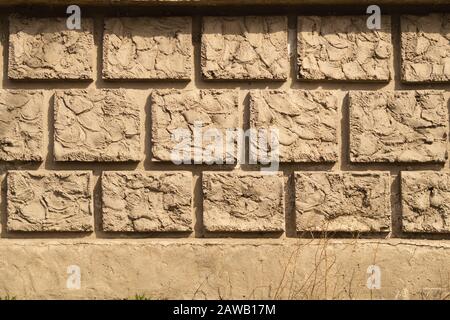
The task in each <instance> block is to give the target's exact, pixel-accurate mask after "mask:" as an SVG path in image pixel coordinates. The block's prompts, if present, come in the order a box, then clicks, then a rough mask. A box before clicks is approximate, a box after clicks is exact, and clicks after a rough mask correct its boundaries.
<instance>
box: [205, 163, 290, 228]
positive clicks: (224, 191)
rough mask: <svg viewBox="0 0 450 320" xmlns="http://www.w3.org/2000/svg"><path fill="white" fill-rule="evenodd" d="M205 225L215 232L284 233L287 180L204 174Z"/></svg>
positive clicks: (222, 173) (248, 175)
mask: <svg viewBox="0 0 450 320" xmlns="http://www.w3.org/2000/svg"><path fill="white" fill-rule="evenodd" d="M202 181H203V223H204V225H205V228H206V230H207V231H212V232H256V231H263V232H264V231H266V232H273V231H283V230H284V200H283V199H284V198H283V178H282V177H281V176H280V175H278V174H273V175H272V174H270V175H264V174H261V173H249V172H245V173H244V172H204V173H203V180H202Z"/></svg>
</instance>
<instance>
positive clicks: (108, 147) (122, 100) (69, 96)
mask: <svg viewBox="0 0 450 320" xmlns="http://www.w3.org/2000/svg"><path fill="white" fill-rule="evenodd" d="M143 109H144V104H142V103H140V102H139V101H138V98H137V93H136V92H134V91H132V90H131V91H129V90H125V89H102V90H95V89H88V90H81V89H80V90H78V89H76V90H66V91H58V92H57V93H56V94H55V110H54V112H55V115H54V121H55V132H54V156H55V160H56V161H139V160H141V159H142V154H143V151H142V142H141V133H140V131H141V120H140V113H141V110H143Z"/></svg>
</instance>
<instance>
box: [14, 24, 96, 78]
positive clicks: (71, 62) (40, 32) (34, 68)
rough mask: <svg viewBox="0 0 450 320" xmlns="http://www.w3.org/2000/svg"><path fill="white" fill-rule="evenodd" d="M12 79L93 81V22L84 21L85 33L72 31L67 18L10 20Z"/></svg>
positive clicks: (82, 28)
mask: <svg viewBox="0 0 450 320" xmlns="http://www.w3.org/2000/svg"><path fill="white" fill-rule="evenodd" d="M9 32H10V35H9V66H8V76H9V78H11V79H92V76H93V62H94V37H93V21H92V19H89V18H83V19H82V21H81V30H69V29H67V26H66V18H21V17H15V16H12V17H10V19H9Z"/></svg>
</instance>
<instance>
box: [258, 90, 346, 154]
mask: <svg viewBox="0 0 450 320" xmlns="http://www.w3.org/2000/svg"><path fill="white" fill-rule="evenodd" d="M337 104H338V99H337V97H335V96H334V94H333V93H332V92H329V91H306V90H305V91H304V90H295V91H294V90H290V91H281V90H255V91H252V92H251V94H250V127H251V128H254V129H258V130H261V129H264V131H263V132H269V129H270V128H273V129H276V130H278V140H279V158H280V161H281V162H335V161H337V158H338V145H337V125H338V113H337ZM267 141H270V140H269V136H268V135H267ZM257 148H259V146H258V147H257Z"/></svg>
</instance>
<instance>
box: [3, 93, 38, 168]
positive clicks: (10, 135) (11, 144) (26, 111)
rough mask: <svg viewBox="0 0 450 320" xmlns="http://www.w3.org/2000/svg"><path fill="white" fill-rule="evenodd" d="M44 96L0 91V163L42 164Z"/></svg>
mask: <svg viewBox="0 0 450 320" xmlns="http://www.w3.org/2000/svg"><path fill="white" fill-rule="evenodd" d="M43 108H44V96H43V94H42V92H41V91H31V90H30V91H28V90H0V160H4V161H15V160H18V161H42V159H43V150H42V147H43V128H42V127H43V125H44V120H43V116H42V110H43Z"/></svg>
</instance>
